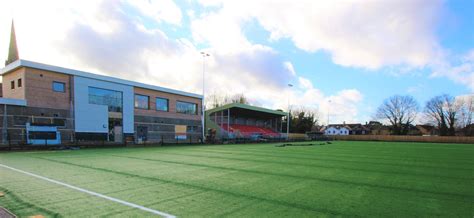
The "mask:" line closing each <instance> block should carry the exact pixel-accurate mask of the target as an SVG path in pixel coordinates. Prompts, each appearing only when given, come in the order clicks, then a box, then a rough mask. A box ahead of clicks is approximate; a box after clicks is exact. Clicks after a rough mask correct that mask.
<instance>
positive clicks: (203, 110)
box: [201, 51, 211, 143]
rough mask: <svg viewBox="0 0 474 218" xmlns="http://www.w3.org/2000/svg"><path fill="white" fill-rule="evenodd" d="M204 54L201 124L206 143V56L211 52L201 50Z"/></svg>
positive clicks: (202, 54)
mask: <svg viewBox="0 0 474 218" xmlns="http://www.w3.org/2000/svg"><path fill="white" fill-rule="evenodd" d="M201 56H202V101H201V125H202V143H204V141H205V138H206V127H205V123H204V119H205V118H204V113H205V110H206V108H205V107H204V100H205V88H206V75H205V73H206V57H209V56H211V55H210V54H209V53H206V52H203V51H202V52H201Z"/></svg>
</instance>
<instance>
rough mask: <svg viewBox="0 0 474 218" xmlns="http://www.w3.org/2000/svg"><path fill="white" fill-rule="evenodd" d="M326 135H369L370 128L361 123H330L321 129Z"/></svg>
mask: <svg viewBox="0 0 474 218" xmlns="http://www.w3.org/2000/svg"><path fill="white" fill-rule="evenodd" d="M321 132H324V134H325V135H367V134H369V133H370V129H369V128H367V127H365V126H364V125H362V124H360V123H352V124H345V123H343V124H330V125H328V126H326V127H323V128H322V129H321Z"/></svg>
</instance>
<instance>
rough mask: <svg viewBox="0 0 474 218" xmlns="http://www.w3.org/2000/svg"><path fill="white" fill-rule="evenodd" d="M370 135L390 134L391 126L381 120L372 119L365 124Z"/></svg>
mask: <svg viewBox="0 0 474 218" xmlns="http://www.w3.org/2000/svg"><path fill="white" fill-rule="evenodd" d="M364 127H365V128H366V129H367V130H368V131H369V132H368V134H369V135H390V127H389V126H386V125H383V124H382V123H381V122H379V121H370V122H368V123H366V124H365V125H364Z"/></svg>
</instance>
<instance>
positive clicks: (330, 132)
mask: <svg viewBox="0 0 474 218" xmlns="http://www.w3.org/2000/svg"><path fill="white" fill-rule="evenodd" d="M328 132H329V134H336V130H333V131H331V130H329V131H328ZM341 134H349V131H347V130H342V131H341Z"/></svg>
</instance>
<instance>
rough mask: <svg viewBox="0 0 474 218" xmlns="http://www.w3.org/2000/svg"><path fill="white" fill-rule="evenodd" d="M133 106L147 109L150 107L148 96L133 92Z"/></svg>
mask: <svg viewBox="0 0 474 218" xmlns="http://www.w3.org/2000/svg"><path fill="white" fill-rule="evenodd" d="M135 108H140V109H147V110H148V108H150V97H148V96H146V95H137V94H135Z"/></svg>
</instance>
